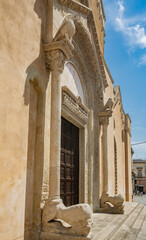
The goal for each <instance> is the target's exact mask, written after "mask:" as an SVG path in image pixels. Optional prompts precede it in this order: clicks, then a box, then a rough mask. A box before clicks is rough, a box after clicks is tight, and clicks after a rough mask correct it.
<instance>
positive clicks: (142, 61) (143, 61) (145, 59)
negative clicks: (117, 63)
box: [139, 54, 146, 65]
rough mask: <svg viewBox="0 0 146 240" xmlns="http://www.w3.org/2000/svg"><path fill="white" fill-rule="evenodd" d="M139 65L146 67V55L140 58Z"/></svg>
mask: <svg viewBox="0 0 146 240" xmlns="http://www.w3.org/2000/svg"><path fill="white" fill-rule="evenodd" d="M139 65H146V54H144V55H143V56H142V57H141V58H140V62H139Z"/></svg>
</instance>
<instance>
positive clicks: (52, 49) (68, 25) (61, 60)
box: [44, 14, 76, 72]
mask: <svg viewBox="0 0 146 240" xmlns="http://www.w3.org/2000/svg"><path fill="white" fill-rule="evenodd" d="M75 30H76V28H75V24H74V21H73V16H72V15H71V14H68V15H67V16H66V17H65V19H64V21H63V23H62V24H61V26H60V28H59V29H58V31H57V33H56V36H55V37H54V39H53V42H52V43H49V44H45V45H44V51H45V53H46V65H47V67H48V68H49V69H50V70H51V71H54V70H58V71H60V72H63V69H64V64H65V61H66V59H70V58H71V57H72V51H73V49H74V47H73V44H72V42H71V40H72V37H73V35H74V34H75Z"/></svg>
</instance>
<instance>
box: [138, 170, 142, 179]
mask: <svg viewBox="0 0 146 240" xmlns="http://www.w3.org/2000/svg"><path fill="white" fill-rule="evenodd" d="M138 177H139V178H140V177H142V170H141V169H138Z"/></svg>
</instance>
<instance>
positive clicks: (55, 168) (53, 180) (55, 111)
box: [47, 49, 65, 199]
mask: <svg viewBox="0 0 146 240" xmlns="http://www.w3.org/2000/svg"><path fill="white" fill-rule="evenodd" d="M47 59H48V64H49V67H50V70H51V129H50V135H51V141H50V179H49V186H50V187H49V196H50V198H53V199H54V198H60V142H61V78H60V75H61V73H62V72H63V68H64V63H65V55H64V53H63V52H62V51H61V50H59V49H57V50H52V51H50V52H48V53H47Z"/></svg>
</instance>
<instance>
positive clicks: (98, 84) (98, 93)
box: [73, 18, 104, 112]
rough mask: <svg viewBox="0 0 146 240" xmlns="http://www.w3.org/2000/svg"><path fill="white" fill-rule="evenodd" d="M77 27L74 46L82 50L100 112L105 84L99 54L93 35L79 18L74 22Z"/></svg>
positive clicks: (97, 109) (97, 108) (96, 109)
mask: <svg viewBox="0 0 146 240" xmlns="http://www.w3.org/2000/svg"><path fill="white" fill-rule="evenodd" d="M74 22H75V26H76V33H75V35H74V37H73V44H74V42H75V43H76V46H75V44H74V46H75V47H78V49H82V50H81V52H82V57H83V58H82V61H84V63H85V66H86V69H87V70H88V77H89V78H90V80H91V83H92V88H93V95H94V99H95V102H96V108H95V109H94V110H95V112H96V111H97V112H100V110H101V109H102V108H103V105H104V103H103V82H102V73H101V71H102V70H101V69H100V64H99V59H98V54H97V52H96V48H95V46H94V42H93V41H92V39H91V35H90V33H89V31H88V29H87V27H85V26H84V24H83V23H82V21H81V20H80V19H79V18H78V19H75V20H74Z"/></svg>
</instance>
